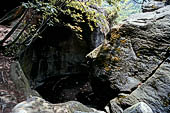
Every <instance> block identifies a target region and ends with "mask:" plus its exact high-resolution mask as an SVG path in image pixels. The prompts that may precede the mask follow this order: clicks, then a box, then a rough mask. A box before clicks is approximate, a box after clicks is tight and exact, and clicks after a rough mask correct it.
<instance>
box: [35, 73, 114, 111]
mask: <svg viewBox="0 0 170 113" xmlns="http://www.w3.org/2000/svg"><path fill="white" fill-rule="evenodd" d="M94 84H95V83H94ZM96 85H97V86H99V88H98V89H97V90H96V89H93V87H92V85H91V81H90V79H89V75H88V73H81V74H75V75H69V76H68V75H66V76H63V77H60V78H59V77H57V76H56V77H51V78H49V79H46V80H45V83H44V84H43V85H41V86H39V87H37V88H36V89H35V90H36V91H38V93H39V94H40V95H41V96H42V97H43V98H44V99H45V100H47V101H49V102H51V103H53V104H54V103H62V102H67V101H72V100H74V101H79V102H81V103H82V104H84V105H87V106H88V107H93V108H96V109H99V110H104V107H105V106H106V105H107V104H108V103H109V101H110V100H111V99H113V98H114V96H115V95H114V93H113V92H110V91H109V90H108V88H107V86H106V85H104V84H98V83H97V82H96ZM102 89H104V90H105V91H104V90H102Z"/></svg>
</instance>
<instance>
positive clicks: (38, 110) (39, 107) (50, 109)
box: [12, 97, 105, 113]
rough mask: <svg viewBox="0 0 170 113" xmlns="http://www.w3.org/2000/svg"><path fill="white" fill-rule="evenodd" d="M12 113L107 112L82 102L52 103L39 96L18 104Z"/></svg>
mask: <svg viewBox="0 0 170 113" xmlns="http://www.w3.org/2000/svg"><path fill="white" fill-rule="evenodd" d="M12 113H105V112H104V111H98V110H96V109H93V108H88V107H86V106H85V105H83V104H81V103H80V102H76V101H69V102H65V103H60V104H51V103H49V102H47V101H45V100H44V99H41V98H39V97H32V98H29V99H27V100H26V101H24V102H21V103H19V104H17V105H16V106H15V107H14V108H13V110H12Z"/></svg>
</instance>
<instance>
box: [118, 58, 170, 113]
mask: <svg viewBox="0 0 170 113" xmlns="http://www.w3.org/2000/svg"><path fill="white" fill-rule="evenodd" d="M169 68H170V57H168V58H167V59H166V60H165V61H164V62H163V63H162V64H161V65H160V66H159V68H158V69H157V70H156V72H154V74H153V75H152V77H150V78H149V79H147V81H146V82H145V83H143V84H142V85H141V86H140V87H138V88H137V89H136V90H135V91H133V92H132V93H131V94H130V95H129V96H127V97H125V98H122V99H120V101H119V102H120V103H121V105H124V106H126V105H134V104H136V103H138V102H140V101H142V102H145V103H146V104H147V105H149V106H150V107H151V109H152V110H153V112H154V113H169V112H170V109H169V108H170V104H169V103H170V97H169V95H170V76H169V75H170V70H169Z"/></svg>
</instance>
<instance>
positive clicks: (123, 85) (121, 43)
mask: <svg viewBox="0 0 170 113" xmlns="http://www.w3.org/2000/svg"><path fill="white" fill-rule="evenodd" d="M169 14H170V6H166V7H164V8H161V9H159V10H156V11H154V12H147V13H139V14H135V15H132V16H131V17H130V18H128V19H127V20H126V21H125V23H124V24H122V25H120V26H116V27H115V28H113V29H112V31H111V33H110V34H109V35H108V37H107V38H108V40H109V41H106V42H105V43H104V44H103V47H102V48H101V50H100V52H99V53H98V58H96V59H95V62H94V66H93V67H94V74H93V75H94V77H95V78H98V79H99V80H100V81H101V82H102V81H110V87H111V88H112V89H113V90H116V91H119V92H131V91H133V89H134V88H135V87H137V86H138V85H139V84H140V83H142V82H144V81H145V80H146V79H147V78H149V77H150V76H151V75H152V74H153V72H154V71H155V70H156V69H157V68H158V66H159V65H160V64H161V62H162V61H164V59H165V58H166V54H167V49H168V47H169V36H170V32H169V30H170V27H169V18H170V16H169Z"/></svg>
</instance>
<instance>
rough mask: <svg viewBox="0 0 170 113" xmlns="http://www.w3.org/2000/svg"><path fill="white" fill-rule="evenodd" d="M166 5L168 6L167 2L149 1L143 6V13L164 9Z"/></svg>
mask: <svg viewBox="0 0 170 113" xmlns="http://www.w3.org/2000/svg"><path fill="white" fill-rule="evenodd" d="M167 1H168V0H167ZM165 5H166V0H165V1H156V0H149V1H146V2H144V3H143V4H142V6H143V9H142V11H143V12H152V11H154V10H157V9H160V8H162V7H164V6H165Z"/></svg>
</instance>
